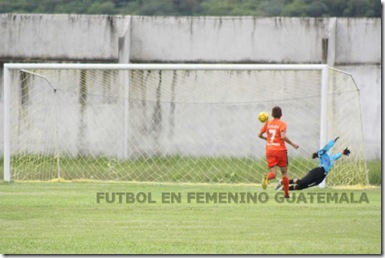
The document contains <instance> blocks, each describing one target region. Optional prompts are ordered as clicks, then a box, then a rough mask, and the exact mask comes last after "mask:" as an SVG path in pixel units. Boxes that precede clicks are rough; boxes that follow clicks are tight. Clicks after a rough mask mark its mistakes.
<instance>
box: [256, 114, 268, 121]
mask: <svg viewBox="0 0 385 258" xmlns="http://www.w3.org/2000/svg"><path fill="white" fill-rule="evenodd" d="M258 119H259V121H261V122H262V123H264V122H266V121H267V120H268V119H269V114H268V113H266V112H261V113H259V115H258Z"/></svg>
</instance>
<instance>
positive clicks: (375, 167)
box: [367, 160, 382, 185]
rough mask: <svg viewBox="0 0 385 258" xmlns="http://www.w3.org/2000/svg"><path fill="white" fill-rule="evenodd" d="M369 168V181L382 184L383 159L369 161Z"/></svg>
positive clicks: (372, 183)
mask: <svg viewBox="0 0 385 258" xmlns="http://www.w3.org/2000/svg"><path fill="white" fill-rule="evenodd" d="M367 168H368V170H369V183H370V184H371V185H381V182H382V173H381V160H370V161H368V162H367Z"/></svg>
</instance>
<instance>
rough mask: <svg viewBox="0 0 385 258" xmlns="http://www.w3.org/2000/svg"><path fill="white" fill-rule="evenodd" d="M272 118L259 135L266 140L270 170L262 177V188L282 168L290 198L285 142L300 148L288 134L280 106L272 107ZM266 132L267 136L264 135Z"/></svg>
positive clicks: (287, 193)
mask: <svg viewBox="0 0 385 258" xmlns="http://www.w3.org/2000/svg"><path fill="white" fill-rule="evenodd" d="M271 115H272V117H273V119H272V120H268V121H267V122H266V123H265V124H264V125H263V126H262V128H261V130H260V132H259V134H258V136H259V138H262V139H264V140H266V160H267V165H268V167H269V172H268V173H267V174H265V175H264V176H263V177H262V188H263V189H266V187H267V185H268V184H269V180H271V179H274V178H275V172H276V167H277V166H278V167H279V168H280V169H281V173H282V185H283V190H284V193H285V197H286V198H289V177H288V175H287V166H288V157H287V148H286V145H285V142H287V143H288V144H290V145H291V146H293V148H294V149H298V147H299V146H298V144H295V143H293V142H292V141H291V140H290V139H289V138H288V137H287V136H286V129H287V125H286V123H285V122H284V121H282V120H281V117H282V109H281V108H280V107H278V106H275V107H273V109H272V114H271ZM265 133H266V136H265V135H264V134H265Z"/></svg>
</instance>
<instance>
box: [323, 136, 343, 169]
mask: <svg viewBox="0 0 385 258" xmlns="http://www.w3.org/2000/svg"><path fill="white" fill-rule="evenodd" d="M335 143H336V142H335V141H334V140H331V141H329V142H328V144H326V146H325V147H323V148H322V149H320V150H319V151H318V157H319V164H320V166H321V167H323V168H324V169H325V175H327V173H328V172H329V171H330V169H331V168H332V166H333V164H334V161H335V160H337V159H339V158H340V157H341V153H337V154H334V155H332V154H330V153H329V150H330V149H331V148H332V147H333V146H334V144H335Z"/></svg>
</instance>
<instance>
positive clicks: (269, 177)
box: [267, 172, 275, 180]
mask: <svg viewBox="0 0 385 258" xmlns="http://www.w3.org/2000/svg"><path fill="white" fill-rule="evenodd" d="M274 178H275V174H274V173H273V172H269V173H267V179H269V180H271V179H274Z"/></svg>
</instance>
